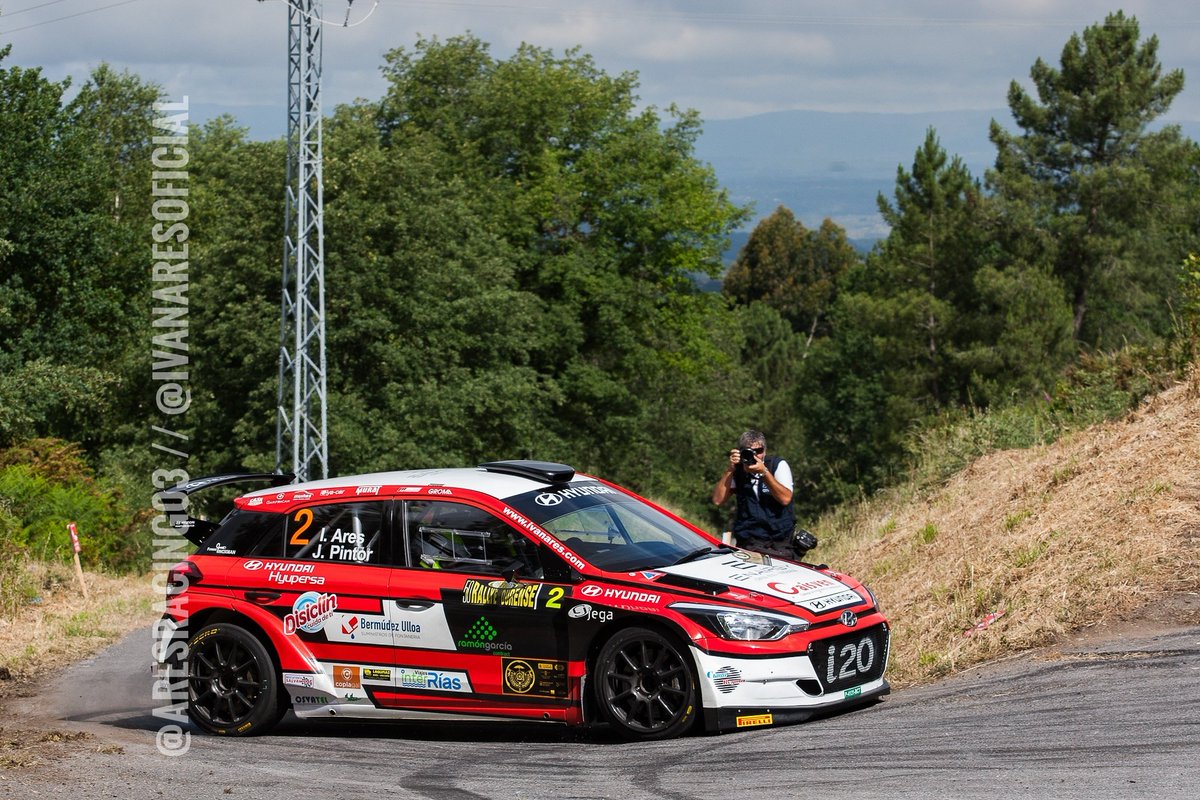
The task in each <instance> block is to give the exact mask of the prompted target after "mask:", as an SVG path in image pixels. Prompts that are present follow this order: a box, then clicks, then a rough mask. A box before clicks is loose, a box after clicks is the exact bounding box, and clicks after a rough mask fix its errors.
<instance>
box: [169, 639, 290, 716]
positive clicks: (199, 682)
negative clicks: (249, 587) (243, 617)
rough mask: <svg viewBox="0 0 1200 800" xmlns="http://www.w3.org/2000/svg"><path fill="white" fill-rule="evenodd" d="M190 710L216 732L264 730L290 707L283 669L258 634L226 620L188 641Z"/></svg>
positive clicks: (189, 711)
mask: <svg viewBox="0 0 1200 800" xmlns="http://www.w3.org/2000/svg"><path fill="white" fill-rule="evenodd" d="M187 659H188V716H189V717H190V718H191V720H192V722H194V723H195V724H196V725H198V726H200V727H201V728H202V729H204V730H206V731H208V732H209V733H214V734H216V735H218V736H252V735H254V734H258V733H265V732H266V731H268V730H270V728H271V727H272V726H273V725H274V724H275V723H277V722H278V721H279V719H280V718H281V717H282V716H283V714H284V712H286V710H287V708H286V706H285V705H284V704H283V703H282V702H280V694H281V692H280V684H279V672H278V670H277V669H276V668H275V662H274V661H272V660H271V654H270V653H268V652H267V648H265V647H264V646H263V644H262V642H260V641H259V640H258V638H257V637H256V636H254V634H252V633H250V632H249V631H247V630H246V629H245V628H242V627H239V626H237V625H233V624H231V623H227V622H218V623H216V624H213V625H206V626H205V627H204V628H203V629H201V630H200V632H198V633H197V634H196V635H195V636H193V637H192V638H191V640H190V641H189V642H188V656H187Z"/></svg>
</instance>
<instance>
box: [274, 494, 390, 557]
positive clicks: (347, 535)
mask: <svg viewBox="0 0 1200 800" xmlns="http://www.w3.org/2000/svg"><path fill="white" fill-rule="evenodd" d="M384 507H385V504H384V503H381V502H370V503H334V504H331V505H324V506H306V507H305V508H299V509H296V510H295V511H293V512H292V513H291V514H289V515H288V522H287V530H286V532H285V536H284V544H285V551H286V553H287V557H288V558H299V559H305V560H309V561H331V562H335V563H342V564H382V563H383V552H382V549H381V548H382V546H383V520H384V513H383V512H384Z"/></svg>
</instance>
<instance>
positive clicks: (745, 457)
mask: <svg viewBox="0 0 1200 800" xmlns="http://www.w3.org/2000/svg"><path fill="white" fill-rule="evenodd" d="M738 452H739V453H740V454H741V458H742V465H743V466H745V465H746V464H753V463H755V461H757V459H756V458H755V457H754V451H753V450H751V449H750V448H749V447H742V448H740V449H739V450H738Z"/></svg>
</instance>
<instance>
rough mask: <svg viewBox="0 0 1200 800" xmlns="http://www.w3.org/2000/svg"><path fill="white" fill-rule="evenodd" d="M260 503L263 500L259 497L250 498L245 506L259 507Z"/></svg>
mask: <svg viewBox="0 0 1200 800" xmlns="http://www.w3.org/2000/svg"><path fill="white" fill-rule="evenodd" d="M262 502H263V499H262V498H261V497H251V498H250V499H249V500H247V501H246V505H248V506H261V505H262Z"/></svg>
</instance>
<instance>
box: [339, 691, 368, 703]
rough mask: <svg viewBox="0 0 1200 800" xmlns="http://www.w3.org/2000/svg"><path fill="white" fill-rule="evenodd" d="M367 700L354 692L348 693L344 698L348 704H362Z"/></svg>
mask: <svg viewBox="0 0 1200 800" xmlns="http://www.w3.org/2000/svg"><path fill="white" fill-rule="evenodd" d="M366 699H367V698H365V697H359V696H358V695H356V694H355V693H354V692H346V694H345V695H344V696H343V697H342V700H344V701H345V702H347V703H361V702H362V701H364V700H366Z"/></svg>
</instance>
